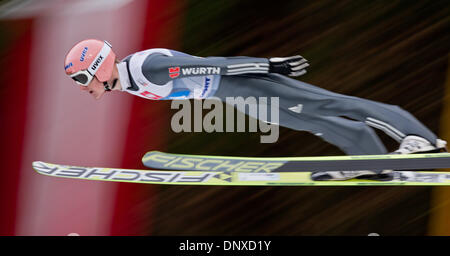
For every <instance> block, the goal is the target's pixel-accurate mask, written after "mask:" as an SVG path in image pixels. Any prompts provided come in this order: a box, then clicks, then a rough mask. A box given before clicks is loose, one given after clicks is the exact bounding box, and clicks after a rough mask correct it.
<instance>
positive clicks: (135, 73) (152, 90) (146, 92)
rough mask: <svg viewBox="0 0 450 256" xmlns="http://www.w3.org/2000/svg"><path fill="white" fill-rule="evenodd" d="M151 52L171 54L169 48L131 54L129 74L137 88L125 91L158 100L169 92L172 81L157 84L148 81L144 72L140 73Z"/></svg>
mask: <svg viewBox="0 0 450 256" xmlns="http://www.w3.org/2000/svg"><path fill="white" fill-rule="evenodd" d="M152 53H161V54H164V55H166V56H172V53H171V52H170V51H169V50H167V49H161V48H155V49H150V50H146V51H142V52H137V53H135V54H134V55H133V56H131V58H130V61H129V70H130V75H131V79H133V81H134V82H135V83H136V84H137V86H138V87H139V90H137V91H131V90H127V92H128V93H131V94H134V95H137V96H139V97H143V98H146V99H151V100H158V99H161V98H164V97H166V96H167V95H169V94H170V92H171V91H172V88H173V82H172V81H169V82H168V83H166V84H164V85H157V84H153V83H151V82H150V81H148V80H147V78H146V77H145V76H144V74H143V73H142V65H143V63H144V61H145V59H146V58H147V57H148V55H150V54H152Z"/></svg>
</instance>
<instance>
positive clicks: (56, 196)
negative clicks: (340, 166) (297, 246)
mask: <svg viewBox="0 0 450 256" xmlns="http://www.w3.org/2000/svg"><path fill="white" fill-rule="evenodd" d="M449 14H450V3H449V1H406V0H405V1H400V0H396V1H392V0H389V1H348V0H343V1H331V0H321V1H312V0H311V1H283V2H276V1H261V0H260V1H249V0H247V1H238V0H228V1H206V0H181V1H180V0H177V1H176V0H134V1H133V0H95V1H90V0H77V1H75V0H71V1H69V0H42V1H31V0H12V1H0V31H1V40H0V65H1V68H0V82H1V85H0V106H1V107H0V116H1V133H0V142H1V143H0V150H1V154H0V160H1V165H2V168H0V235H68V234H70V233H77V234H79V235H362V236H365V235H367V234H369V233H378V234H380V235H450V188H430V187H346V188H338V187H326V188H323V187H321V188H316V187H205V186H200V187H194V186H163V185H138V184H119V183H108V182H97V181H77V180H71V179H70V180H68V179H57V178H51V177H46V176H40V175H38V174H37V173H35V172H34V171H33V170H32V168H31V162H32V161H35V160H42V161H48V162H54V163H61V164H71V165H81V166H103V167H122V168H139V169H142V168H144V166H143V165H142V164H141V162H140V159H141V157H142V155H143V154H144V153H145V152H147V151H149V150H161V151H168V152H172V153H187V154H212V155H235V156H315V155H341V154H343V153H342V152H341V151H340V150H339V149H337V148H336V147H334V146H332V145H329V144H327V143H325V142H323V141H322V140H320V139H319V138H318V137H316V136H313V135H311V134H308V133H305V132H298V131H291V130H289V129H285V128H280V138H279V140H278V142H277V143H275V144H260V143H259V138H260V135H261V134H258V133H214V134H208V133H206V132H203V133H179V134H177V133H174V132H172V131H171V130H170V118H171V116H172V114H173V113H174V111H173V110H171V109H170V102H164V101H160V102H158V101H149V100H145V99H141V98H138V97H133V96H132V95H128V94H126V95H124V94H121V93H117V92H115V93H111V94H110V95H106V96H105V97H103V99H102V100H101V101H98V102H97V101H94V100H93V99H92V97H91V96H89V95H87V94H85V93H83V92H81V91H80V90H79V88H78V87H77V86H74V85H73V82H72V81H71V80H70V79H69V78H68V77H66V76H65V74H64V70H63V61H64V56H65V54H66V52H67V51H68V50H69V49H70V48H71V47H72V46H73V45H74V44H75V43H76V42H78V41H80V40H83V39H86V38H98V39H102V40H108V41H109V42H110V43H111V44H112V45H113V49H114V51H115V52H116V53H117V54H118V55H119V57H125V56H127V55H128V54H131V53H133V52H136V51H139V50H144V49H148V48H156V47H161V48H169V49H174V50H179V51H183V52H186V53H189V54H192V55H197V56H254V57H273V56H290V55H295V54H301V55H302V56H304V57H305V58H306V59H308V60H309V61H310V63H311V66H310V68H309V71H308V73H307V74H306V75H305V76H302V77H300V78H299V79H300V80H302V81H305V82H308V83H311V84H313V85H316V86H319V87H322V88H325V89H328V90H332V91H334V92H338V93H343V94H349V95H354V96H358V97H363V98H367V99H371V100H376V101H381V102H385V103H389V104H394V105H399V106H401V107H402V108H404V109H406V110H408V111H409V112H411V113H412V114H413V115H415V116H416V117H417V118H418V119H419V120H421V121H422V122H423V123H424V124H425V125H426V126H428V127H429V128H430V129H431V130H432V131H434V132H435V133H436V134H438V135H439V137H441V138H443V139H446V140H450V132H449V130H450V104H449V99H450V98H449V97H450V96H449V95H450V91H449V88H450V77H449V73H450V72H449V66H448V63H449V48H450V15H449ZM380 136H381V137H382V139H383V141H385V143H386V145H387V146H388V147H389V148H390V149H391V150H394V149H395V148H396V147H397V146H398V145H396V144H395V143H394V141H391V140H390V139H389V138H387V137H386V136H385V135H383V134H381V133H380Z"/></svg>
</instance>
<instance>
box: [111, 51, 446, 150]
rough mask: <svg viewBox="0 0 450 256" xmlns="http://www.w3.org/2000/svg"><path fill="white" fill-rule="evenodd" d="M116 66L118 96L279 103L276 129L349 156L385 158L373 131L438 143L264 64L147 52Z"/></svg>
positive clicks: (414, 127) (377, 106) (399, 116)
mask: <svg viewBox="0 0 450 256" xmlns="http://www.w3.org/2000/svg"><path fill="white" fill-rule="evenodd" d="M117 66H118V69H119V79H120V82H121V84H122V90H123V91H125V92H128V93H131V94H133V95H137V96H140V97H144V98H147V99H152V100H174V99H191V98H195V99H205V98H210V97H217V98H220V99H221V100H222V101H225V98H226V97H239V96H240V97H243V98H246V97H268V98H270V97H279V125H280V126H284V127H288V128H291V129H294V130H299V131H308V132H311V133H313V134H315V135H316V136H319V137H320V138H322V139H323V140H325V141H327V142H328V143H331V144H333V145H335V146H337V147H339V148H340V149H341V150H342V151H344V152H345V153H346V154H349V155H363V154H385V153H387V150H386V148H385V146H384V145H383V143H382V142H381V140H380V138H379V137H378V136H377V135H376V133H375V131H374V130H373V129H372V128H377V129H380V130H382V131H384V132H385V133H386V134H387V135H389V136H390V137H392V138H393V139H395V140H397V141H398V142H400V141H401V140H402V139H403V138H404V137H405V136H407V135H417V136H421V137H423V138H425V139H427V140H428V141H430V142H431V143H435V141H436V139H437V136H436V135H435V134H434V133H433V132H431V131H430V130H429V129H428V128H426V127H425V126H424V125H423V124H422V123H420V122H419V121H418V120H417V119H416V118H415V117H414V116H412V115H411V114H410V113H408V112H406V111H405V110H403V109H401V108H399V107H398V106H394V105H388V104H384V103H379V102H375V101H371V100H366V99H362V98H358V97H353V96H347V95H342V94H337V93H333V92H330V91H327V90H325V89H322V88H319V87H316V86H313V85H311V84H308V83H305V82H301V81H298V80H295V79H291V78H289V77H286V76H283V75H279V74H273V73H269V60H268V59H267V58H252V57H207V58H201V57H196V56H191V55H188V54H185V53H181V52H178V51H173V50H168V49H150V50H146V51H141V52H137V53H135V54H132V55H130V56H128V57H126V58H125V59H124V60H122V62H120V63H119V64H118V65H117ZM246 114H249V113H248V112H246ZM343 116H345V117H348V118H343ZM255 118H257V117H255ZM349 118H350V119H349Z"/></svg>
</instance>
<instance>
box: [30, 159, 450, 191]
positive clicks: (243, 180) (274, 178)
mask: <svg viewBox="0 0 450 256" xmlns="http://www.w3.org/2000/svg"><path fill="white" fill-rule="evenodd" d="M32 166H33V169H34V170H35V171H37V172H38V173H39V174H43V175H48V176H52V177H60V178H61V177H62V178H72V179H84V180H95V181H115V182H132V183H144V184H166V185H212V186H449V185H450V172H410V171H396V172H394V176H393V179H392V180H390V181H372V180H359V179H353V180H347V181H313V180H311V179H310V174H311V173H310V172H279V173H274V172H272V173H266V172H257V173H254V172H210V171H161V170H132V169H118V168H101V167H79V166H68V165H59V164H51V163H45V162H41V161H36V162H33V164H32Z"/></svg>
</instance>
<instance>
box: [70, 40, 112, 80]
mask: <svg viewBox="0 0 450 256" xmlns="http://www.w3.org/2000/svg"><path fill="white" fill-rule="evenodd" d="M115 59H116V54H115V53H114V52H113V51H112V49H111V45H110V44H109V43H108V42H107V41H100V40H96V39H87V40H84V41H81V42H79V43H77V44H76V45H75V46H74V47H72V49H70V51H69V52H68V53H67V55H66V59H65V61H64V70H65V71H66V74H67V75H69V76H70V77H71V78H72V79H73V80H75V82H76V83H77V84H79V85H83V86H88V84H89V83H90V82H91V81H92V79H93V78H94V76H96V77H97V79H98V80H99V81H100V82H103V83H105V82H106V81H108V80H109V79H110V78H111V75H112V71H113V67H114V62H115Z"/></svg>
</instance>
